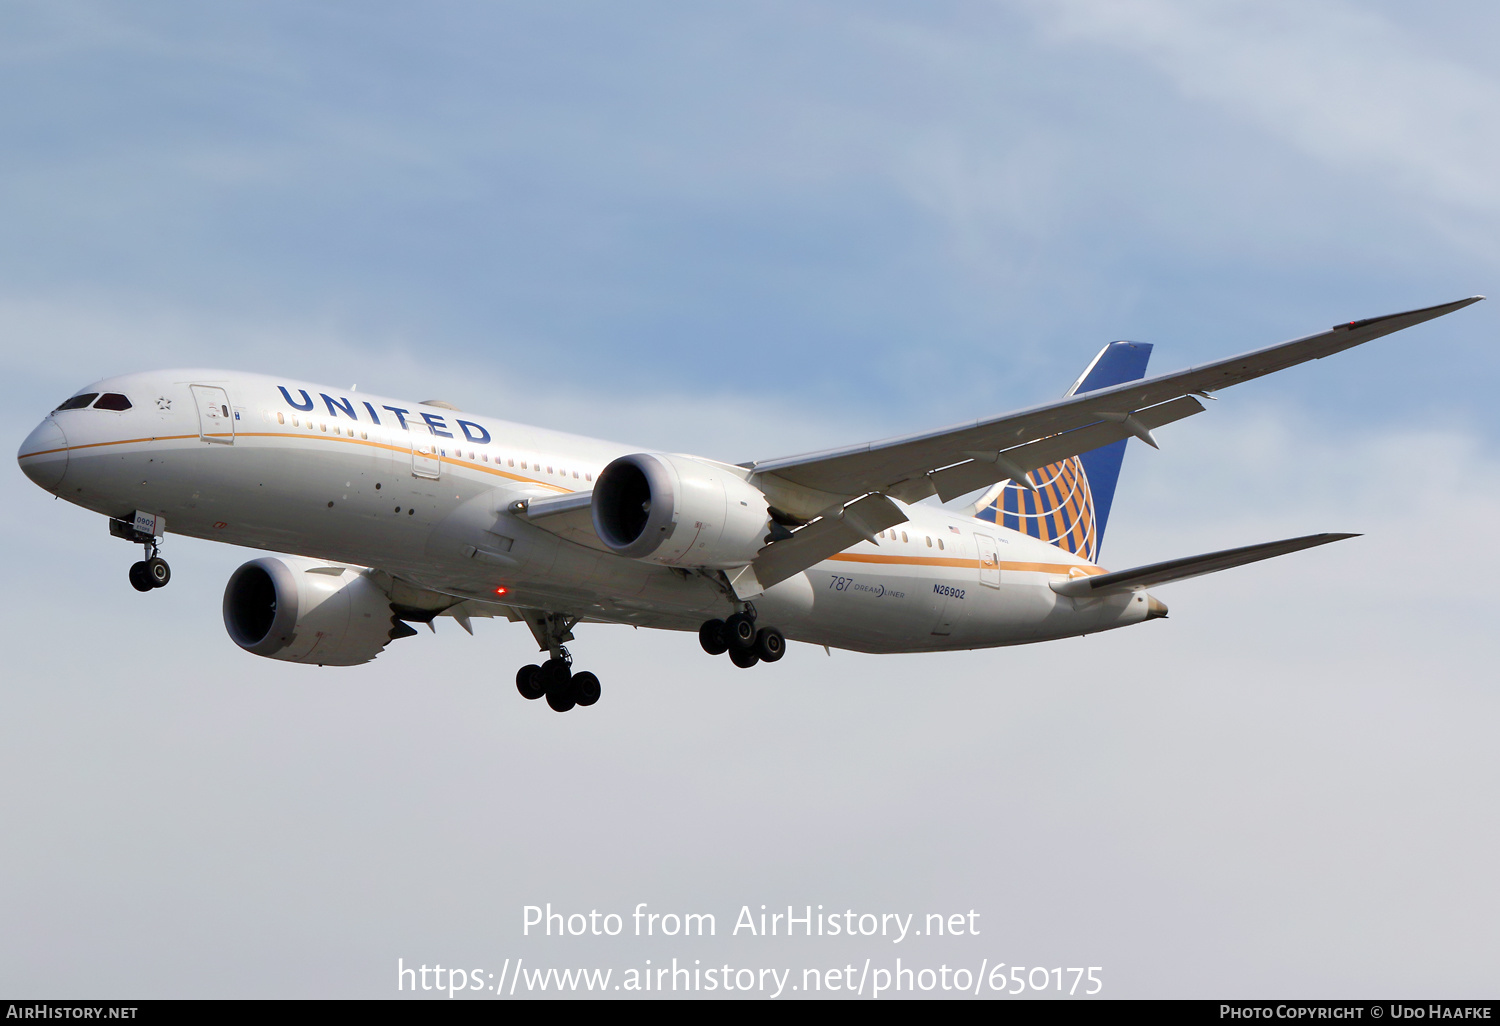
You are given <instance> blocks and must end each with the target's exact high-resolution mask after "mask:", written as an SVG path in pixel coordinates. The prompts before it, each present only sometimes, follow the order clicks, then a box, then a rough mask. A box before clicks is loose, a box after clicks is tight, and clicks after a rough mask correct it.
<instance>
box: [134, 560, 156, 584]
mask: <svg viewBox="0 0 1500 1026" xmlns="http://www.w3.org/2000/svg"><path fill="white" fill-rule="evenodd" d="M130 586H131V587H132V588H134V589H135V590H136V591H150V590H151V589H152V588H154V587H156V585H154V584H152V583H151V578H150V577H147V576H146V561H145V560H144V559H142V560H138V561H136V562H134V563H132V564H130Z"/></svg>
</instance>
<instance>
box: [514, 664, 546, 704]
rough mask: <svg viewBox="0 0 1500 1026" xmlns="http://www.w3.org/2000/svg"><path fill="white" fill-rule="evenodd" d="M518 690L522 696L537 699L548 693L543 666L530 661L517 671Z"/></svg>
mask: <svg viewBox="0 0 1500 1026" xmlns="http://www.w3.org/2000/svg"><path fill="white" fill-rule="evenodd" d="M516 690H517V691H519V692H520V693H521V697H522V698H525V699H529V700H532V701H534V700H536V699H538V698H541V697H542V696H543V695H545V694H546V693H547V686H546V685H545V684H543V683H542V668H541V667H540V666H538V665H536V663H529V664H527V665H526V666H523V667H521V668H520V669H519V670H517V671H516Z"/></svg>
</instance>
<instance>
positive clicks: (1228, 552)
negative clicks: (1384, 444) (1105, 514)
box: [1052, 534, 1359, 598]
mask: <svg viewBox="0 0 1500 1026" xmlns="http://www.w3.org/2000/svg"><path fill="white" fill-rule="evenodd" d="M1358 537H1359V535H1357V534H1309V535H1305V536H1303V537H1301V538H1287V539H1285V540H1283V541H1274V542H1262V543H1261V544H1259V545H1245V546H1242V547H1241V548H1238V549H1224V550H1223V551H1221V552H1209V553H1206V554H1205V555H1202V556H1184V557H1183V558H1182V559H1169V560H1167V561H1166V562H1165V563H1152V564H1150V565H1149V566H1138V567H1135V568H1134V569H1132V570H1118V571H1116V572H1114V573H1110V574H1099V575H1097V576H1094V577H1075V578H1073V579H1071V580H1067V581H1054V582H1053V583H1052V590H1053V591H1055V592H1057V593H1058V594H1059V595H1068V596H1070V597H1072V598H1087V597H1090V596H1098V595H1108V594H1110V593H1113V592H1120V591H1131V590H1133V589H1136V588H1149V587H1152V586H1153V585H1157V584H1166V583H1168V582H1169V581H1183V580H1186V579H1187V578H1189V577H1199V576H1201V575H1203V574H1212V573H1217V572H1218V571H1220V570H1228V569H1229V568H1230V567H1233V566H1244V565H1245V564H1246V563H1255V562H1259V561H1260V560H1262V559H1270V558H1271V557H1272V556H1284V555H1286V554H1287V553H1288V552H1299V551H1301V550H1302V549H1310V548H1313V547H1315V546H1318V545H1327V544H1328V543H1329V542H1336V541H1343V540H1344V539H1345V538H1358Z"/></svg>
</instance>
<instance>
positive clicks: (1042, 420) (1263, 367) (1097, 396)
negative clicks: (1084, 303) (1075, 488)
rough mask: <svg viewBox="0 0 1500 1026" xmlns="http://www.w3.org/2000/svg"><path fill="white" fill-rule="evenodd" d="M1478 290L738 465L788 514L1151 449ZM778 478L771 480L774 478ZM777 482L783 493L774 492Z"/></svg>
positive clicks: (1449, 308)
mask: <svg viewBox="0 0 1500 1026" xmlns="http://www.w3.org/2000/svg"><path fill="white" fill-rule="evenodd" d="M1483 298H1484V297H1483V296H1471V297H1470V298H1468V299H1460V300H1457V301H1455V302H1452V303H1442V304H1440V305H1438V306H1429V307H1425V308H1423V309H1421V310H1408V311H1406V312H1405V313H1396V314H1387V315H1385V316H1384V317H1371V318H1368V319H1366V320H1362V321H1350V322H1349V323H1347V324H1336V325H1334V326H1333V327H1332V328H1330V329H1328V330H1327V331H1321V332H1318V333H1317V334H1315V335H1308V336H1306V337H1304V338H1298V339H1293V340H1292V341H1290V342H1283V343H1281V344H1280V345H1275V346H1269V347H1267V348H1265V349H1257V350H1255V351H1254V352H1249V353H1244V354H1241V355H1239V356H1233V357H1230V358H1229V359H1226V360H1218V361H1215V362H1213V363H1206V364H1202V365H1200V366H1198V367H1189V368H1188V369H1187V370H1181V371H1177V372H1176V373H1173V374H1163V375H1160V376H1159V377H1154V378H1145V379H1142V380H1139V381H1130V382H1126V383H1125V384H1121V385H1116V386H1115V387H1113V388H1101V389H1098V390H1095V391H1092V392H1086V393H1084V394H1082V395H1077V396H1070V397H1068V398H1064V399H1062V400H1059V401H1057V402H1052V403H1044V404H1042V405H1039V406H1033V407H1030V408H1029V409H1024V410H1020V411H1018V412H1015V413H1008V414H1005V415H1004V416H1000V417H993V418H990V419H988V420H978V421H973V422H970V423H964V424H955V425H953V426H952V427H947V428H942V429H941V430H938V431H929V432H926V433H923V434H916V435H907V436H904V437H901V438H890V439H886V440H885V441H879V442H869V443H866V444H864V445H854V446H849V447H847V448H843V449H830V450H826V451H824V452H814V453H807V454H805V455H801V456H788V457H785V458H782V459H773V460H758V461H756V462H754V463H749V464H744V466H745V467H746V468H747V469H749V470H750V471H751V472H752V473H753V474H754V475H755V479H756V480H757V481H758V482H759V483H761V484H762V485H763V486H766V490H767V492H768V494H773V497H774V495H775V494H776V493H777V492H778V491H779V492H781V493H782V494H784V495H788V496H792V495H795V493H796V492H797V491H798V490H807V491H808V492H811V493H817V494H816V496H813V495H808V496H807V499H806V501H805V503H804V504H803V509H801V510H796V509H793V510H789V512H792V513H793V514H794V515H797V516H803V517H806V516H809V515H810V514H812V513H814V510H813V509H812V506H813V505H816V504H817V503H819V502H823V503H824V504H823V506H822V507H820V508H819V509H818V510H817V511H816V512H821V511H822V509H823V508H827V506H828V505H829V502H827V501H825V500H836V499H838V498H839V497H842V498H843V499H844V500H845V501H847V499H848V498H850V497H853V496H859V495H864V494H866V493H869V492H881V493H883V494H886V495H890V496H892V497H894V498H897V499H900V500H902V501H904V502H915V501H917V500H918V499H923V498H926V497H927V496H929V495H934V494H936V495H939V496H941V497H942V498H944V500H946V499H948V498H952V497H954V496H957V495H962V494H963V493H964V492H966V491H972V490H974V489H976V488H983V487H984V486H985V485H988V484H993V483H994V482H996V481H1001V480H1004V479H1006V478H1012V479H1015V478H1016V477H1018V475H1020V474H1022V473H1024V472H1025V471H1029V470H1034V469H1036V468H1037V467H1042V466H1046V465H1047V464H1049V463H1053V462H1056V461H1058V460H1061V459H1066V458H1067V457H1069V456H1076V455H1079V454H1081V453H1085V452H1088V451H1090V450H1092V449H1097V448H1099V447H1100V446H1104V445H1109V444H1110V443H1112V442H1115V441H1118V440H1119V439H1122V438H1127V437H1130V436H1132V435H1133V436H1135V437H1138V438H1141V439H1143V440H1145V441H1147V442H1148V443H1150V444H1152V445H1154V444H1155V442H1154V440H1152V438H1151V428H1152V427H1159V426H1161V425H1162V424H1166V423H1171V422H1172V421H1174V420H1180V419H1181V418H1183V417H1188V416H1192V415H1193V414H1195V413H1199V412H1201V411H1202V409H1203V407H1202V405H1201V404H1199V403H1198V401H1197V400H1196V399H1195V398H1193V397H1194V396H1195V395H1207V394H1208V393H1210V392H1215V391H1217V390H1219V389H1221V388H1227V387H1229V386H1230V385H1237V384H1239V383H1240V382H1242V381H1249V380H1251V379H1252V378H1258V377H1261V376H1262V375H1266V374H1271V373H1273V372H1275V371H1279V370H1284V369H1285V368H1287V367H1291V366H1294V365H1296V364H1299V363H1304V362H1306V361H1308V360H1321V359H1322V358H1323V357H1325V356H1332V355H1333V354H1334V353H1339V352H1342V351H1344V350H1345V349H1351V348H1353V347H1354V346H1357V345H1361V344H1363V343H1365V342H1369V341H1371V340H1372V339H1377V338H1379V337H1381V336H1382V335H1389V334H1391V333H1392V332H1394V331H1400V330H1401V329H1402V328H1409V327H1411V326H1412V325H1414V324H1421V323H1422V322H1423V321H1430V320H1432V319H1433V318H1435V317H1441V316H1443V315H1444V314H1447V313H1452V312H1453V311H1454V310H1459V309H1462V308H1463V307H1466V306H1469V305H1470V304H1472V303H1477V302H1479V300H1481V299H1483ZM778 479H779V481H778ZM779 482H786V483H788V484H790V485H791V486H792V487H791V488H790V489H786V488H782V489H777V488H776V485H777V484H778V483H779Z"/></svg>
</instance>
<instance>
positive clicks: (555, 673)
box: [538, 659, 573, 691]
mask: <svg viewBox="0 0 1500 1026" xmlns="http://www.w3.org/2000/svg"><path fill="white" fill-rule="evenodd" d="M541 671H542V672H541V676H540V677H539V678H538V680H539V682H540V683H541V685H542V687H543V688H544V689H546V690H548V691H550V690H551V689H552V684H553V682H554V681H556V682H558V683H560V684H566V683H567V682H568V680H569V679H570V678H571V677H572V676H573V668H572V667H571V666H569V665H568V661H567V660H566V659H548V660H547V661H546V662H545V663H543V664H542V665H541Z"/></svg>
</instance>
